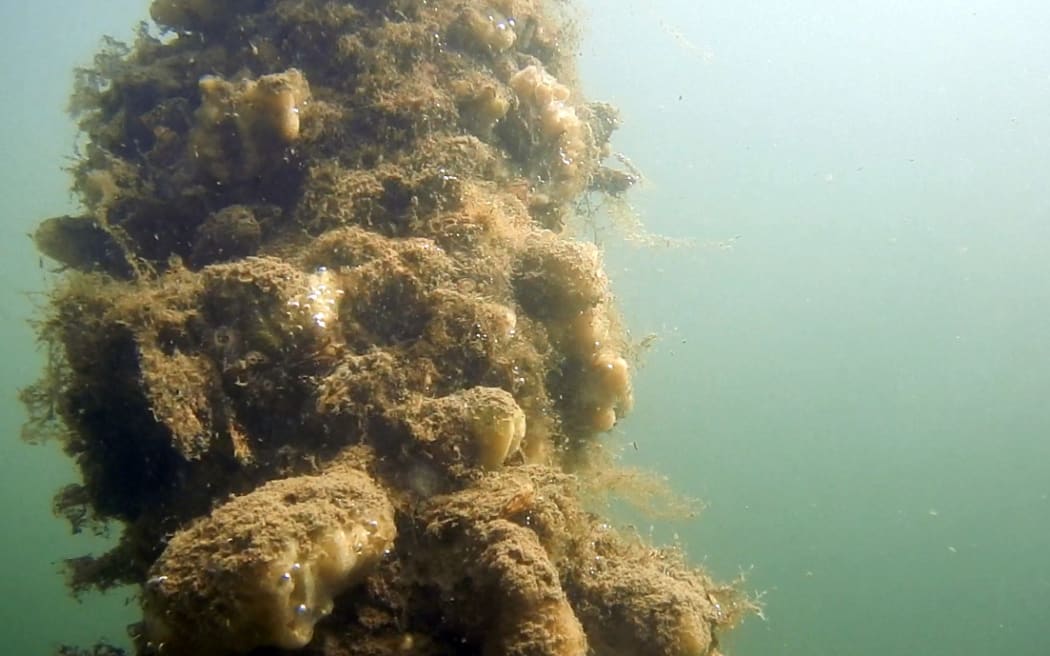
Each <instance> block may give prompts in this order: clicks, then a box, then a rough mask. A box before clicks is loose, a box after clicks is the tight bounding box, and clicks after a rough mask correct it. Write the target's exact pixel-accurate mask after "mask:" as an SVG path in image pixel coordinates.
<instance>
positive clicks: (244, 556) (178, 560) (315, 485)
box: [143, 468, 395, 655]
mask: <svg viewBox="0 0 1050 656" xmlns="http://www.w3.org/2000/svg"><path fill="white" fill-rule="evenodd" d="M394 536H395V528H394V510H393V507H392V506H391V504H390V502H389V501H388V500H387V498H386V495H385V494H384V493H383V492H382V491H381V490H380V489H379V488H378V487H377V486H376V485H375V484H374V483H373V482H372V481H371V480H370V479H369V477H368V476H367V475H365V474H364V473H361V472H358V471H354V470H353V469H349V468H336V469H333V470H329V471H326V472H325V473H324V475H322V476H299V477H295V478H288V479H283V480H277V481H271V482H270V483H267V484H265V485H263V486H261V487H259V488H258V489H256V490H254V491H253V492H250V493H248V494H246V495H244V496H241V497H236V498H234V499H233V500H231V501H229V502H227V503H225V504H223V505H222V506H220V507H219V508H217V509H216V510H215V511H214V512H212V514H211V515H209V516H208V517H206V518H205V519H202V520H200V521H198V522H197V523H195V524H194V525H192V526H191V527H189V528H187V529H186V530H183V531H180V532H179V533H178V534H176V535H175V536H174V537H173V538H172V539H171V542H169V543H168V546H167V547H166V548H165V549H164V552H163V553H162V554H161V556H160V558H158V559H157V561H156V562H155V563H154V565H153V567H152V569H151V570H150V577H149V579H148V581H147V584H146V586H145V601H144V609H145V621H144V626H143V629H144V631H145V636H144V637H145V638H146V640H147V641H148V643H149V645H151V647H152V648H154V649H156V650H157V651H158V652H160V653H169V652H170V653H194V654H202V655H203V654H222V653H228V652H235V653H236V652H245V651H248V650H250V649H253V648H255V647H259V646H264V645H269V646H276V647H282V648H285V649H296V648H298V647H302V646H303V645H305V644H306V643H308V642H310V639H311V638H312V637H313V633H314V624H315V623H316V622H317V621H318V620H320V619H321V618H323V617H325V616H327V615H328V614H329V613H331V611H332V604H333V599H334V598H335V597H336V595H338V594H340V593H341V592H343V591H344V590H346V589H347V588H348V587H350V586H351V585H353V584H354V583H355V582H358V581H360V580H362V579H363V578H364V576H365V575H366V574H368V572H369V571H370V570H371V569H372V568H373V567H374V566H375V565H376V564H377V562H378V561H379V560H380V559H381V558H382V556H383V553H384V551H386V550H387V549H388V548H389V547H390V546H391V544H392V543H393V540H394Z"/></svg>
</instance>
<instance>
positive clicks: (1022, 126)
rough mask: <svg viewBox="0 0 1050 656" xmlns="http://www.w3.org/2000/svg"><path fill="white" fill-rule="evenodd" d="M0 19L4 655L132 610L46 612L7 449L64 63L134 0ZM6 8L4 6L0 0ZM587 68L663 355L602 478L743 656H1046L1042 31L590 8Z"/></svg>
mask: <svg viewBox="0 0 1050 656" xmlns="http://www.w3.org/2000/svg"><path fill="white" fill-rule="evenodd" d="M14 4H15V3H7V4H6V5H4V6H3V7H0V17H2V18H3V21H2V23H0V25H2V26H3V27H2V28H0V29H3V31H4V39H3V41H2V46H0V47H2V48H3V57H4V62H5V64H4V66H3V69H2V71H3V82H2V84H3V88H4V89H5V94H6V97H7V99H8V102H7V103H6V110H7V112H8V114H7V117H6V121H5V122H4V124H3V126H2V127H0V139H2V145H3V151H4V154H5V156H4V158H3V160H2V163H0V167H2V168H0V189H2V191H3V193H2V194H0V204H2V210H0V211H2V214H3V216H4V221H3V231H4V233H3V239H0V249H2V250H0V255H2V257H0V261H2V266H3V267H4V285H3V286H2V287H0V321H2V322H3V332H2V334H3V336H4V338H5V344H4V347H3V355H2V357H3V361H4V366H3V385H4V387H5V388H6V389H7V392H6V393H4V394H3V395H2V396H0V421H2V422H3V423H2V431H3V434H4V436H5V437H4V438H3V439H2V440H0V470H2V471H0V491H2V496H0V503H2V515H0V517H2V521H3V522H4V525H5V526H6V527H7V529H8V533H7V536H6V538H5V539H4V540H3V541H2V546H0V550H2V551H3V556H2V558H3V560H2V562H3V563H4V564H5V577H4V581H5V588H4V590H5V592H6V594H5V595H4V596H3V601H0V605H2V607H0V611H2V616H3V617H5V618H7V619H8V621H7V622H5V623H4V627H5V628H4V629H3V641H4V643H5V653H10V654H27V655H28V654H43V653H48V649H49V648H50V647H51V646H53V645H54V644H56V643H57V642H59V641H80V642H89V641H91V640H93V639H95V638H97V637H100V636H107V637H110V638H114V639H118V638H120V637H121V634H122V632H123V625H124V624H125V623H127V622H128V621H131V620H132V619H133V617H134V608H133V607H132V608H125V607H124V600H125V597H126V595H125V594H114V595H110V596H109V597H108V598H107V599H105V600H104V601H101V602H100V601H99V600H98V599H96V598H90V599H88V600H87V603H85V604H83V605H77V604H76V603H75V602H73V601H72V600H69V599H68V598H67V597H66V595H65V592H64V590H63V588H62V585H61V579H60V577H59V575H58V574H57V573H56V571H57V570H56V565H55V564H54V563H55V562H56V561H58V560H60V559H61V558H63V557H67V556H72V555H77V554H81V553H84V552H85V551H91V550H94V551H96V552H98V551H99V547H100V544H101V542H99V541H98V540H95V539H94V538H90V537H84V536H79V537H77V538H71V537H69V536H68V535H67V529H66V526H65V525H64V524H63V523H61V522H60V521H59V520H56V519H53V518H52V517H51V514H50V496H51V494H52V492H53V491H54V490H55V489H56V488H58V487H59V486H60V485H62V484H64V483H66V482H70V481H72V480H74V479H73V477H74V473H73V469H72V466H71V465H70V464H69V463H68V462H67V461H66V460H65V459H64V458H63V457H62V456H61V455H60V454H58V452H57V448H56V447H54V446H47V447H35V448H31V447H28V446H25V445H23V444H21V443H20V442H19V441H18V429H19V425H20V423H21V421H22V413H21V409H20V407H19V406H18V404H17V402H16V400H15V399H14V391H15V389H17V388H18V387H19V386H22V385H25V384H27V383H28V382H30V381H32V379H33V377H34V375H35V372H36V371H37V369H38V367H39V366H40V362H39V357H38V354H36V353H34V351H33V338H32V333H31V331H30V330H29V328H28V327H27V326H26V324H25V319H26V317H27V316H28V314H29V312H30V308H31V301H32V298H31V296H30V295H29V293H31V292H33V291H34V290H39V289H40V288H42V286H43V285H44V283H45V275H46V274H45V272H44V271H43V270H42V269H41V268H40V267H39V262H38V258H37V256H36V255H35V254H34V253H33V251H32V249H31V247H30V244H29V241H28V239H27V238H26V237H25V234H26V233H27V232H28V231H29V230H31V227H32V225H33V223H34V222H35V220H36V219H38V218H39V217H43V216H51V215H55V214H60V213H63V212H66V211H71V210H72V209H73V208H72V206H71V203H72V200H71V199H70V197H69V195H68V194H67V192H66V189H67V182H66V178H65V175H64V173H63V172H62V171H61V169H60V167H61V166H62V164H63V162H64V158H65V157H66V156H68V155H69V154H70V153H71V152H72V150H73V144H74V132H73V129H72V127H71V125H70V124H69V122H68V120H67V119H66V118H65V116H64V114H63V112H62V109H63V106H64V103H65V97H66V94H67V91H68V89H69V86H70V83H71V79H72V77H71V73H70V69H71V68H72V66H74V65H76V64H77V63H85V62H87V61H88V60H89V58H90V56H91V53H92V52H93V50H94V48H95V46H96V44H97V43H98V36H99V35H100V34H103V33H106V32H109V33H113V34H116V35H118V36H122V37H126V36H128V35H129V34H130V28H131V27H132V26H133V24H134V22H135V21H137V20H139V19H140V18H141V17H143V16H144V15H145V11H146V2H145V1H144V0H121V1H119V2H118V1H116V0H107V1H106V2H86V3H60V2H57V1H55V0H46V1H44V0H41V1H40V2H38V3H35V4H33V5H32V6H30V5H29V4H28V3H27V4H25V5H24V6H21V5H19V6H13V5H14ZM8 5H12V6H8ZM586 8H587V11H588V14H589V15H588V17H587V23H588V26H589V27H588V36H587V39H586V41H585V42H584V44H583V45H582V55H583V62H582V66H581V68H582V70H581V77H582V78H583V80H584V84H585V88H586V89H587V91H588V93H589V95H590V96H592V97H594V98H599V99H605V100H609V101H612V102H614V103H615V104H617V105H619V106H620V107H621V108H622V110H623V115H624V119H625V126H624V129H623V130H622V131H621V133H620V134H619V135H618V137H617V139H616V145H617V147H618V148H620V149H622V150H623V151H624V152H625V153H627V154H628V155H629V156H630V157H631V159H632V160H633V161H634V163H635V164H636V165H638V166H639V167H640V168H641V169H642V171H643V172H644V173H645V174H646V178H647V179H646V182H645V184H644V185H643V187H642V189H641V190H640V191H639V192H638V193H637V194H636V195H635V197H634V200H635V203H636V205H637V206H638V208H639V210H640V211H641V212H642V214H643V215H644V217H645V219H646V221H647V223H648V226H649V228H650V229H652V230H654V231H656V232H658V233H661V234H665V235H669V236H675V237H683V238H691V239H693V240H694V241H695V244H694V245H693V246H692V247H689V248H678V249H641V248H633V247H629V246H624V245H623V244H622V243H619V242H618V241H617V240H616V237H615V235H613V234H611V233H609V234H606V235H605V236H604V238H605V243H606V244H607V246H608V250H609V253H608V266H609V268H610V272H611V273H612V275H613V276H614V277H615V279H616V284H617V289H618V291H619V294H620V297H621V299H622V302H623V305H624V307H625V312H626V314H627V318H628V322H629V323H630V325H631V326H632V328H633V329H634V331H635V332H636V334H638V335H643V334H646V333H649V332H655V333H657V334H658V335H659V339H658V340H657V342H656V343H655V345H654V347H653V348H652V350H651V351H650V352H649V354H648V356H647V358H646V362H645V366H644V368H642V369H641V370H640V371H639V372H638V374H637V379H636V397H637V403H636V410H635V413H634V414H633V416H632V417H631V418H630V419H629V420H628V421H626V422H624V423H623V424H622V426H621V427H620V428H619V429H618V430H619V431H620V432H621V434H622V436H623V438H622V439H623V441H624V442H631V441H633V442H636V443H637V445H638V449H637V451H636V450H634V449H633V448H629V449H628V450H627V452H626V457H627V458H628V460H630V461H632V462H636V463H639V464H644V465H646V466H649V467H652V468H655V469H657V470H659V471H661V472H663V473H665V474H667V475H668V476H670V477H671V479H672V480H673V482H674V485H675V487H676V489H678V490H679V491H682V492H685V493H688V494H692V495H695V496H698V497H701V498H702V499H704V500H705V501H706V502H707V503H708V508H707V510H706V511H705V513H704V514H703V515H702V516H701V518H700V519H699V520H698V521H696V522H693V523H689V524H679V525H676V526H673V527H657V529H656V532H655V534H656V535H662V536H668V537H669V536H670V535H671V531H677V533H678V534H679V536H680V537H681V539H682V541H683V542H684V543H685V544H686V545H687V548H688V550H689V552H690V553H691V554H692V555H693V557H694V558H695V559H696V560H697V561H704V562H706V563H707V565H708V566H709V567H710V568H711V569H712V570H713V571H714V572H715V573H716V574H718V575H719V576H720V577H723V578H731V577H733V576H735V575H736V574H737V573H738V572H740V571H747V572H748V579H747V583H746V585H747V586H748V587H749V588H751V589H753V590H755V591H764V592H765V596H764V600H765V603H766V612H765V614H766V618H767V619H766V620H765V621H763V620H759V619H757V618H752V619H750V620H748V621H747V622H746V623H745V625H744V626H743V627H742V628H741V629H740V630H739V631H738V632H737V633H736V634H735V635H734V636H733V637H732V639H731V640H730V641H729V653H730V654H735V655H738V656H747V655H757V654H778V655H783V656H790V655H796V654H797V655H800V656H801V655H803V654H805V655H806V656H809V655H810V654H849V655H858V656H865V655H869V654H870V655H875V654H879V655H882V654H925V655H927V656H935V655H940V654H944V655H949V654H951V655H956V654H978V653H991V652H996V653H1010V654H1017V655H1032V656H1036V655H1043V654H1047V653H1050V637H1047V634H1046V633H1045V630H1044V625H1045V624H1046V621H1047V620H1048V619H1050V611H1048V610H1047V608H1046V603H1045V600H1046V599H1047V597H1048V595H1050V565H1048V564H1047V560H1046V557H1045V555H1046V554H1047V553H1048V552H1050V499H1048V496H1047V495H1048V494H1050V476H1048V475H1047V474H1048V462H1050V440H1048V437H1050V404H1047V403H1046V402H1045V401H1044V396H1045V394H1046V390H1048V389H1050V337H1048V335H1050V313H1048V310H1047V307H1048V306H1050V303H1048V300H1050V299H1048V296H1050V283H1048V280H1050V257H1048V255H1050V192H1048V191H1047V185H1046V177H1047V171H1050V112H1047V111H1046V108H1047V107H1050V48H1048V46H1046V40H1045V35H1046V34H1047V33H1048V32H1050V9H1047V8H1046V7H1045V6H1044V5H1042V4H1039V3H1036V2H990V1H989V2H963V1H958V2H948V1H943V0H938V1H937V2H928V3H909V2H902V1H893V2H879V3H875V2H854V3H835V2H831V1H830V0H820V1H809V2H785V3H779V4H774V3H768V2H733V3H729V2H723V3H708V2H703V3H696V2H686V1H685V0H676V1H675V2H672V1H671V0H661V1H659V2H654V3H648V2H647V3H642V2H620V1H616V2H598V1H597V0H589V1H588V2H587V3H586Z"/></svg>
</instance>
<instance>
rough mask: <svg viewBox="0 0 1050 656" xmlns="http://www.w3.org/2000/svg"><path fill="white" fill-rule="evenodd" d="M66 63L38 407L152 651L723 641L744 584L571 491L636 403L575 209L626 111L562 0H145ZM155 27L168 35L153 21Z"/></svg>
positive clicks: (73, 565)
mask: <svg viewBox="0 0 1050 656" xmlns="http://www.w3.org/2000/svg"><path fill="white" fill-rule="evenodd" d="M151 14H152V17H153V19H154V20H155V21H156V23H157V25H159V26H160V28H161V30H160V32H159V33H158V32H155V31H154V32H152V34H151V32H150V31H149V30H146V29H143V30H142V31H141V34H140V35H139V37H138V39H137V41H136V42H135V44H134V45H133V46H132V47H130V48H127V47H123V46H121V45H120V44H116V43H110V44H108V46H107V47H106V49H104V50H103V51H102V52H101V53H100V54H99V55H98V56H97V57H96V60H95V65H94V66H93V67H92V68H90V69H85V70H82V71H79V72H78V82H77V87H76V91H75V94H74V97H73V101H72V108H73V111H74V113H75V115H76V116H77V118H78V120H79V123H80V127H81V129H82V131H83V133H84V135H85V139H84V143H83V152H82V153H81V156H80V158H79V159H78V161H77V163H76V165H75V166H74V169H73V176H74V187H75V190H76V192H77V193H78V195H79V197H80V199H81V201H82V204H83V208H84V212H83V213H82V214H81V215H78V216H63V217H55V218H52V219H48V220H46V221H44V222H43V223H41V225H40V226H39V228H38V230H37V232H36V234H35V241H36V243H37V245H38V247H39V249H40V250H41V251H42V252H43V253H44V254H46V255H48V256H50V257H51V258H53V259H54V260H57V261H58V262H59V263H61V264H62V265H64V266H65V268H66V272H65V273H64V274H63V275H62V276H61V277H60V278H59V279H58V280H57V282H56V284H55V286H54V288H53V289H52V290H51V295H50V303H49V307H48V309H47V313H46V316H45V317H44V319H43V320H42V321H41V323H40V332H41V336H42V339H43V340H44V341H45V342H46V343H47V344H48V345H50V346H51V347H52V348H50V349H49V353H50V354H51V359H50V361H49V364H48V369H47V371H46V374H45V376H44V377H43V379H42V380H41V381H40V382H39V383H38V384H37V385H35V386H34V387H32V388H30V389H29V390H26V392H25V394H24V396H25V399H26V401H27V404H28V406H29V408H30V412H31V421H30V424H29V426H28V429H29V433H30V434H31V435H34V436H41V435H44V434H48V433H51V434H54V433H57V434H58V435H59V438H60V439H61V440H62V441H63V445H64V448H65V450H66V451H67V452H68V453H69V454H70V455H71V456H72V457H74V458H75V459H76V461H77V463H78V465H79V467H80V470H81V472H82V474H83V481H82V483H80V484H77V485H73V486H70V487H68V488H66V489H64V490H62V491H60V492H59V494H58V495H57V496H56V501H55V507H56V509H57V510H58V511H59V512H60V513H62V514H64V515H65V516H67V517H68V518H69V519H70V520H71V521H72V522H73V525H74V528H75V529H77V530H79V529H80V528H81V527H83V526H84V525H86V524H89V523H91V522H104V521H110V520H117V521H119V522H121V523H122V525H123V527H124V530H123V534H122V536H121V539H120V541H119V543H118V544H117V546H116V547H115V548H114V549H113V550H112V551H110V552H109V553H106V554H104V555H102V556H99V557H84V558H80V559H75V560H73V561H71V562H70V582H71V585H72V587H73V589H74V590H82V589H87V588H106V587H110V586H114V585H121V584H131V585H136V586H140V589H141V595H140V601H141V605H142V621H141V622H140V623H139V624H137V625H136V626H135V627H134V628H133V637H134V643H135V650H136V652H137V653H138V654H143V655H145V654H164V655H170V656H187V655H191V654H192V655H203V656H209V655H212V656H225V655H232V654H244V653H258V654H263V653H265V654H275V653H286V652H287V653H296V654H318V655H320V654H324V655H336V654H339V655H351V654H361V655H369V656H378V655H387V654H390V655H393V654H418V655H430V654H453V653H454V654H483V655H492V656H495V655H503V654H506V655H521V656H525V655H529V656H532V655H535V656H541V655H542V656H548V655H550V656H584V655H585V654H596V655H602V656H616V655H623V656H627V655H636V654H654V655H656V654H667V655H676V656H677V655H696V656H702V655H707V654H717V653H718V640H717V635H718V632H719V630H720V628H722V627H725V626H728V625H729V624H731V623H732V622H733V621H734V620H735V619H736V618H737V617H738V615H739V614H740V613H741V612H742V611H743V610H745V609H746V607H747V603H746V601H744V600H742V598H741V597H739V596H738V595H737V593H736V592H734V591H733V590H731V589H730V588H728V587H724V586H716V585H714V584H713V583H712V582H711V581H710V580H709V579H708V578H707V577H706V576H705V575H704V574H703V573H702V572H701V571H699V570H697V569H694V568H691V567H689V566H687V565H686V564H685V563H684V561H683V560H682V558H681V556H680V554H678V553H677V552H676V551H674V550H661V549H655V548H652V547H650V546H648V545H646V544H644V543H643V542H642V541H641V540H639V539H637V538H634V537H630V536H625V535H621V534H619V533H618V532H617V531H615V530H614V529H612V528H610V527H609V526H608V525H607V524H606V523H604V522H602V521H601V520H600V519H599V518H597V517H595V516H594V515H592V514H591V513H589V512H586V511H585V510H584V509H583V507H582V505H581V492H580V489H579V487H580V486H579V483H578V480H579V474H580V472H587V471H588V469H589V468H594V467H600V466H601V467H604V466H609V465H608V462H607V461H606V460H605V459H595V458H591V457H589V455H590V454H591V453H592V452H593V451H594V450H595V449H596V447H597V445H598V444H599V440H600V436H601V434H602V433H604V432H605V431H607V430H609V429H610V428H611V427H612V426H613V425H614V424H615V422H616V421H617V418H618V417H619V416H621V415H622V413H624V412H626V411H628V409H629V408H630V405H631V384H630V376H629V365H628V361H627V359H626V357H625V351H626V345H625V342H624V338H623V334H622V332H621V329H620V326H619V324H618V322H617V320H616V316H615V312H614V309H613V301H612V296H611V293H610V290H609V284H608V280H607V278H606V276H605V274H604V272H603V270H602V266H601V259H600V254H599V252H598V251H597V249H595V248H594V247H593V246H591V245H589V244H586V243H582V242H579V241H575V240H573V239H572V238H571V237H570V236H569V235H568V234H566V232H565V231H564V230H563V226H564V224H565V222H566V220H567V218H568V217H570V216H571V215H572V213H573V212H574V211H575V208H576V207H577V204H578V203H579V202H580V200H581V199H582V198H584V197H585V196H587V195H588V194H597V193H618V192H620V191H622V190H623V187H624V186H625V184H621V183H624V182H625V181H626V180H627V178H626V177H625V176H623V175H622V174H620V173H617V172H616V171H614V170H611V169H609V168H606V167H605V166H603V164H602V162H603V161H604V159H605V157H606V155H608V148H609V146H608V143H609V138H610V135H611V134H612V132H613V131H614V129H615V127H616V115H615V111H614V110H613V109H612V108H610V107H609V106H607V105H603V104H599V103H589V102H586V101H585V100H584V99H583V98H581V96H580V93H579V91H578V89H577V88H576V86H575V84H574V75H573V66H572V56H571V55H572V48H573V44H574V41H573V35H572V22H571V20H569V18H568V17H567V13H566V11H565V8H564V7H561V8H559V7H558V6H557V5H553V6H552V5H550V4H549V3H545V2H541V1H540V0H489V1H487V2H482V1H477V0H357V1H353V2H350V1H346V0H222V1H216V0H154V2H153V3H152V7H151ZM158 34H159V35H158Z"/></svg>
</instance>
